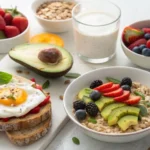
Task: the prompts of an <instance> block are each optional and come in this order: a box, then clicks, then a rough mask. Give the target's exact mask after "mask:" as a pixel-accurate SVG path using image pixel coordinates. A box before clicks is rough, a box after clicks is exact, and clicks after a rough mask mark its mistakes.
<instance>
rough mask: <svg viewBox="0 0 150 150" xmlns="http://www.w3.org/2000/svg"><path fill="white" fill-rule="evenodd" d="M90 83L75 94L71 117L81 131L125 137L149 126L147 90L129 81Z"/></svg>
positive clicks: (149, 97) (127, 78)
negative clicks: (85, 129) (75, 120)
mask: <svg viewBox="0 0 150 150" xmlns="http://www.w3.org/2000/svg"><path fill="white" fill-rule="evenodd" d="M106 79H107V82H105V83H104V82H103V81H102V80H95V81H93V82H92V83H91V84H90V85H89V87H85V88H83V89H81V90H80V91H79V93H78V94H77V96H76V100H75V101H74V102H73V113H74V115H75V117H76V119H77V120H78V121H79V122H80V123H81V124H82V125H83V126H85V127H88V128H90V129H92V130H95V131H98V132H105V133H116V134H117V133H127V132H135V131H138V130H141V129H145V128H147V127H149V126H150V109H149V106H150V105H149V104H150V88H149V87H147V86H144V85H142V84H141V83H138V82H133V81H132V80H131V78H129V77H125V78H123V79H122V80H121V81H120V80H117V79H114V78H110V77H108V78H106Z"/></svg>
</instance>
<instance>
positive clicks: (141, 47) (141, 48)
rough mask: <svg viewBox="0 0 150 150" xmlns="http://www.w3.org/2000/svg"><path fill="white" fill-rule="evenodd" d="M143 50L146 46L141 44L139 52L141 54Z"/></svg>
mask: <svg viewBox="0 0 150 150" xmlns="http://www.w3.org/2000/svg"><path fill="white" fill-rule="evenodd" d="M144 48H146V45H145V44H141V45H140V46H139V49H140V50H141V52H142V50H143V49H144Z"/></svg>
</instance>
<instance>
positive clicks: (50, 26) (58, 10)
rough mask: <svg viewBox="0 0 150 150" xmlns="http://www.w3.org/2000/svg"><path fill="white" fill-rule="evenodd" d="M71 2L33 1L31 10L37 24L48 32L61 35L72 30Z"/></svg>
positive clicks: (72, 2)
mask: <svg viewBox="0 0 150 150" xmlns="http://www.w3.org/2000/svg"><path fill="white" fill-rule="evenodd" d="M75 4H76V2H75V1H73V0H58V1H56V0H43V1H41V0H35V1H34V2H33V3H32V5H31V9H32V12H33V14H34V16H35V18H36V20H37V21H38V23H39V24H40V25H41V26H42V27H43V28H44V29H45V30H46V31H48V32H54V33H61V32H66V31H69V30H70V29H71V28H72V13H71V12H72V9H73V7H74V6H75Z"/></svg>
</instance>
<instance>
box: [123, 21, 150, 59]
mask: <svg viewBox="0 0 150 150" xmlns="http://www.w3.org/2000/svg"><path fill="white" fill-rule="evenodd" d="M147 21H149V22H150V19H146V20H140V21H136V22H134V23H132V24H130V25H128V26H132V25H134V24H137V23H140V22H147ZM128 26H126V27H128ZM126 27H124V28H123V30H122V32H121V35H122V34H123V31H124V29H125V28H126ZM120 41H121V45H122V46H124V48H126V49H127V50H128V51H129V53H131V54H133V55H135V56H139V57H141V58H143V59H145V58H146V59H149V58H150V57H148V56H144V55H141V54H137V53H135V52H133V51H132V50H130V49H129V48H128V47H127V46H126V45H125V43H124V42H123V39H122V36H121V39H120Z"/></svg>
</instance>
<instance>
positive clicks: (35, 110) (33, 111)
mask: <svg viewBox="0 0 150 150" xmlns="http://www.w3.org/2000/svg"><path fill="white" fill-rule="evenodd" d="M39 111H40V107H39V106H37V107H35V108H33V109H32V110H31V111H30V113H31V114H37V113H38V112H39Z"/></svg>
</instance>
